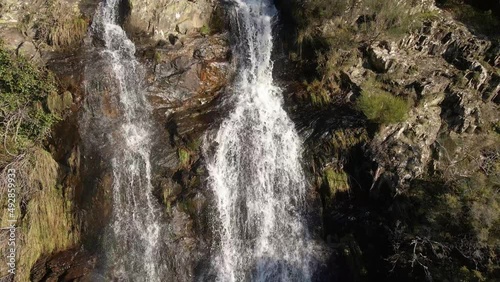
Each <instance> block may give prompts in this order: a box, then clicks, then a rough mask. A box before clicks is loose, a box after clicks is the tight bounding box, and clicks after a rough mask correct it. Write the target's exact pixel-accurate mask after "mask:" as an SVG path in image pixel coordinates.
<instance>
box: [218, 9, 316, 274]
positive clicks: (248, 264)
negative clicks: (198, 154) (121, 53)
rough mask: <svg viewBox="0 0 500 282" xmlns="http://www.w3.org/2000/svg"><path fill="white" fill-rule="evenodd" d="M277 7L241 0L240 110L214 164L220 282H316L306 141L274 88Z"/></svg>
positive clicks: (222, 131) (237, 24) (225, 126)
mask: <svg viewBox="0 0 500 282" xmlns="http://www.w3.org/2000/svg"><path fill="white" fill-rule="evenodd" d="M272 2H273V1H271V0H233V1H232V5H231V6H232V9H233V11H232V13H233V17H232V26H233V27H234V29H235V30H234V31H233V32H235V35H236V37H237V41H238V42H237V44H236V45H235V47H234V50H233V52H234V54H235V55H236V57H237V58H238V59H237V60H238V66H239V67H238V68H239V69H238V78H237V79H236V81H235V83H234V85H233V87H232V88H233V89H234V93H232V97H231V98H232V99H234V100H235V101H234V102H235V108H234V109H233V111H232V112H231V113H230V114H229V117H228V118H227V119H226V120H225V121H223V123H222V125H221V126H220V128H219V130H218V132H217V135H216V137H215V141H216V144H217V148H216V150H215V153H214V156H213V157H211V159H210V160H209V161H208V169H209V175H210V185H211V188H212V189H213V192H214V194H215V197H216V199H215V202H216V208H217V215H218V219H217V220H216V222H217V226H216V227H215V231H216V233H217V234H218V236H219V237H220V242H219V243H218V245H217V246H216V247H215V248H214V249H216V250H217V251H216V252H217V255H216V258H215V260H214V261H213V268H214V269H215V272H216V277H217V281H310V280H311V272H312V270H311V252H312V243H311V239H310V236H309V234H308V231H307V229H306V227H305V219H304V217H303V214H302V213H303V210H304V208H305V200H306V199H305V196H306V180H305V176H304V172H303V170H302V167H301V140H300V138H299V136H298V134H297V132H296V131H295V127H294V124H293V123H292V121H291V120H290V118H289V117H288V116H287V113H286V112H285V111H284V109H283V105H282V104H283V101H282V95H281V91H280V89H279V88H278V87H276V86H275V85H274V84H273V77H272V70H273V62H272V60H271V53H272V49H273V35H272V25H273V19H275V14H276V10H275V8H274V6H273V4H272Z"/></svg>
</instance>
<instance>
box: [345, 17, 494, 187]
mask: <svg viewBox="0 0 500 282" xmlns="http://www.w3.org/2000/svg"><path fill="white" fill-rule="evenodd" d="M495 48H496V47H495V46H492V43H491V42H490V41H488V40H484V39H479V38H478V37H475V36H473V35H472V34H471V33H470V32H469V31H468V30H467V29H466V28H465V27H464V26H463V25H461V24H459V23H457V22H454V21H452V20H449V19H446V18H440V19H439V20H434V21H430V22H427V23H425V25H424V27H423V28H422V29H421V30H420V31H419V32H416V33H413V34H411V35H409V36H407V37H405V38H404V39H402V40H401V41H400V42H398V43H396V42H387V41H381V42H376V43H374V44H372V45H371V46H369V47H368V49H367V59H368V62H369V64H370V65H369V66H370V67H371V68H372V70H374V71H375V74H385V75H386V77H387V79H388V80H387V81H386V82H387V85H392V89H390V90H391V92H393V93H407V94H406V95H410V97H413V99H415V101H416V102H415V103H417V105H416V107H415V108H414V109H413V110H412V111H411V113H410V114H409V118H408V120H407V121H405V122H403V123H400V124H397V125H391V126H386V127H382V129H381V130H380V131H379V132H378V133H377V135H376V137H375V138H374V139H373V141H372V143H371V145H370V147H371V152H372V154H373V160H374V161H375V162H376V163H378V164H379V169H382V170H383V171H385V172H386V173H385V174H384V175H385V177H387V179H386V180H388V179H391V180H390V182H391V183H392V185H393V186H399V187H404V186H405V185H406V184H407V183H408V181H411V180H412V179H416V178H418V177H420V176H422V175H423V174H424V173H425V172H426V169H427V166H428V165H429V162H430V161H431V156H432V154H433V148H436V144H437V143H439V140H438V132H439V131H440V130H443V128H442V125H446V129H444V130H452V131H454V132H456V133H458V134H462V136H463V137H462V138H468V137H467V136H468V135H469V134H473V133H476V134H477V133H479V132H481V130H483V129H484V128H483V127H484V126H485V124H484V123H483V120H484V118H482V116H483V115H484V114H486V115H490V113H492V112H494V111H495V110H494V108H495V104H496V105H498V104H499V103H500V100H499V98H498V97H499V94H500V85H499V79H498V71H497V70H498V67H499V64H498V59H497V56H498V52H496V51H495V50H496V49H495ZM492 54H495V55H492ZM359 67H360V66H358V67H357V68H351V69H350V71H349V76H350V77H353V78H352V79H351V81H352V80H356V78H357V76H358V74H359V73H365V75H366V70H363V69H359ZM368 75H369V74H368ZM358 81H359V78H358ZM412 95H413V96H412ZM495 120H498V117H497V118H493V120H492V121H493V122H495ZM436 142H437V143H436ZM437 147H439V146H437ZM452 162H453V161H452Z"/></svg>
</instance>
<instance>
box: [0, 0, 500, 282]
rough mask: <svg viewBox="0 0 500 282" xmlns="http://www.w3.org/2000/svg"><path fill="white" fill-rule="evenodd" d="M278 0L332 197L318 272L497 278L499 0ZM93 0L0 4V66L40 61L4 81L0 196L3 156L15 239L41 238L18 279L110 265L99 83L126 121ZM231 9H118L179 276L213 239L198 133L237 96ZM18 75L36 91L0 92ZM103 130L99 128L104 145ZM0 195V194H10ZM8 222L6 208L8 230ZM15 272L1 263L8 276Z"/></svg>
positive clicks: (280, 71) (293, 91)
mask: <svg viewBox="0 0 500 282" xmlns="http://www.w3.org/2000/svg"><path fill="white" fill-rule="evenodd" d="M275 2H276V5H277V7H278V9H279V11H280V16H279V19H278V25H277V27H278V28H277V29H276V34H277V38H279V39H278V40H279V42H276V43H275V45H276V46H278V47H277V48H276V49H277V50H276V52H275V64H276V67H275V69H276V71H275V77H276V79H277V80H278V81H279V83H280V85H281V86H282V88H283V90H284V93H285V101H286V108H287V110H288V112H289V115H290V116H291V117H292V118H293V120H294V122H295V124H296V126H297V128H298V130H299V132H300V133H301V135H302V138H303V140H304V151H305V153H304V160H305V163H304V167H305V168H306V169H307V172H308V181H309V183H310V184H311V185H312V186H314V189H313V190H314V193H313V194H314V195H311V197H312V198H314V197H317V200H316V201H313V202H312V204H314V205H318V206H320V208H319V210H321V214H320V215H319V218H320V220H319V221H318V222H311V223H310V224H311V225H312V226H313V229H314V230H316V231H315V235H318V236H319V237H320V238H321V239H322V240H323V241H325V242H326V244H327V245H328V248H329V253H330V259H329V260H328V262H327V263H325V267H324V269H322V270H321V273H320V274H318V280H319V281H325V280H328V281H374V280H377V279H379V280H381V281H424V280H436V281H444V280H449V281H462V280H464V281H488V280H491V279H494V278H495V277H498V276H499V275H500V274H499V271H500V270H499V268H498V265H499V261H498V257H499V255H500V254H499V253H498V250H499V249H500V245H499V244H500V241H499V239H500V237H499V234H498V226H499V223H500V204H499V203H500V202H499V200H500V199H499V195H498V188H499V185H500V183H499V177H500V174H499V173H500V163H499V160H500V159H499V156H500V147H499V144H500V142H499V141H500V140H499V138H500V136H499V132H500V120H499V115H498V106H499V103H500V96H499V93H500V45H499V44H500V41H499V38H500V37H499V34H498V30H500V29H499V28H500V19H499V18H498V15H497V13H496V10H495V9H496V8H498V5H497V4H496V3H495V1H489V2H488V1H485V4H484V6H480V7H473V6H470V5H469V4H467V3H463V2H462V1H438V2H437V3H434V1H334V3H331V1H324V0H308V1H298V0H293V1H278V0H277V1H275ZM490 2H491V3H490ZM98 5H99V1H95V0H53V1H32V2H31V3H24V2H23V3H18V1H9V0H6V1H4V2H3V3H1V4H0V38H1V40H2V41H3V43H2V45H1V46H0V48H1V49H2V50H1V51H2V53H1V54H0V55H1V56H2V58H1V59H2V60H3V61H2V62H7V61H8V62H9V64H13V65H17V64H21V63H22V64H27V65H29V66H30V67H31V68H33V71H30V72H29V73H28V74H24V73H23V75H22V76H19V77H23V78H26V80H8V79H7V78H8V76H7V74H8V73H7V72H6V71H4V70H3V68H2V67H0V72H1V73H2V77H1V78H0V82H1V83H0V86H1V88H0V91H1V95H2V99H1V100H0V102H1V104H0V107H1V109H2V115H0V121H1V122H2V127H1V132H2V134H3V136H4V138H3V139H4V142H3V143H4V146H3V147H4V149H2V151H0V157H1V159H0V168H1V169H2V181H4V182H2V186H0V188H1V189H0V190H1V191H0V192H2V193H3V194H5V193H4V190H5V189H6V187H7V182H5V179H6V177H4V176H5V175H4V174H5V173H6V168H7V167H16V168H18V171H19V172H20V173H19V178H18V181H19V182H20V183H21V182H22V187H23V188H22V189H21V190H20V191H19V195H18V201H19V206H18V221H17V222H18V226H20V229H19V236H20V237H19V240H18V241H19V245H20V249H21V250H22V249H26V250H27V249H30V251H29V252H28V251H26V252H28V253H26V252H23V253H20V254H19V257H18V266H19V270H20V271H21V272H22V274H21V275H18V276H16V278H15V279H16V281H27V279H31V280H33V281H46V280H61V281H73V280H74V279H76V280H77V281H93V279H95V277H94V276H93V275H95V272H94V269H95V268H97V267H98V265H99V264H100V263H102V258H100V257H99V252H100V249H101V248H103V246H102V242H101V239H102V231H103V229H104V227H105V226H106V223H107V222H108V220H109V216H110V213H111V197H112V196H111V193H110V189H111V188H110V187H111V185H112V175H111V173H110V171H109V168H107V167H106V165H105V160H106V158H107V157H108V155H107V151H106V148H100V147H98V146H95V145H92V144H90V145H89V144H85V143H84V142H83V141H82V138H81V136H80V134H81V132H82V127H84V126H85V124H83V123H82V120H81V112H82V110H83V108H84V107H86V106H87V105H86V102H85V101H86V98H87V94H88V93H89V91H97V92H99V93H100V94H101V96H99V97H100V98H99V99H101V100H100V101H101V104H102V105H103V106H102V108H101V110H102V111H103V112H104V113H103V115H104V116H107V117H109V118H110V119H112V118H113V117H114V116H116V112H115V108H114V107H113V101H112V99H111V98H110V89H106V88H103V87H102V85H103V84H104V83H105V80H106V77H105V76H102V75H101V74H100V73H95V72H93V71H92V70H93V68H94V67H95V68H96V69H97V68H98V64H99V62H98V61H96V60H95V58H94V57H93V56H92V50H93V49H94V48H96V47H99V46H100V45H102V42H98V40H93V39H92V37H91V35H89V32H90V29H89V27H90V26H91V25H92V17H93V14H94V12H95V9H96V8H97V6H98ZM224 5H225V4H224V3H222V2H221V1H211V0H197V1H189V0H181V1H171V0H148V1H135V0H130V1H123V2H122V4H121V8H120V21H121V24H122V26H123V27H124V29H125V31H126V32H127V34H128V36H129V37H130V38H131V39H132V40H133V41H134V43H135V45H136V48H137V51H136V56H137V57H138V59H139V60H140V62H141V64H142V65H143V67H144V69H145V79H146V83H145V84H146V91H147V96H148V100H149V102H150V104H151V105H152V107H151V110H152V116H153V117H154V121H155V128H156V131H155V133H154V134H155V135H154V148H153V151H154V152H155V153H154V155H153V160H152V163H153V170H154V172H153V174H154V179H153V185H154V187H155V197H156V199H157V201H158V202H159V203H161V205H162V207H163V208H164V210H163V212H164V214H165V215H166V217H167V219H168V221H169V226H170V228H169V230H170V231H169V236H168V238H164V239H163V241H162V243H163V244H165V245H166V246H167V247H166V249H168V250H170V251H169V253H168V254H166V256H172V257H173V256H175V257H176V259H175V260H172V262H171V265H169V269H171V271H170V273H169V275H170V276H169V277H168V278H169V279H177V281H190V280H191V277H203V275H209V274H206V273H204V271H203V269H204V267H206V266H207V265H208V264H209V263H210V261H209V260H210V256H209V255H210V247H211V243H212V240H213V239H214V238H212V232H211V230H210V211H211V210H210V204H211V200H212V195H210V192H209V191H207V189H206V187H205V186H206V183H205V181H206V176H207V170H206V167H205V160H204V156H203V154H202V151H203V150H202V146H203V142H204V141H203V137H204V134H205V133H206V132H207V130H209V129H210V128H213V127H215V126H217V125H218V124H219V123H220V122H221V119H222V118H223V117H224V116H225V115H227V112H228V110H229V109H230V105H228V104H226V103H224V102H223V100H222V99H221V94H223V93H225V92H227V91H230V89H228V86H229V82H230V81H232V78H233V75H234V73H233V72H234V64H233V61H234V60H233V58H232V52H231V49H230V47H229V46H230V45H231V44H230V43H231V38H230V36H229V33H228V30H229V29H230V27H229V26H228V24H227V15H226V14H225V13H226V12H225V11H226V10H225V9H224ZM495 5H496V6H495ZM489 10H492V12H488V11H489ZM18 61H19V62H21V63H17V62H18ZM23 66H24V65H23ZM11 69H14V70H15V71H19V72H22V70H23V69H25V68H24V67H19V68H18V69H19V70H18V69H16V68H11ZM10 75H11V76H12V77H16V75H17V74H10ZM52 75H53V76H54V77H55V79H54V78H47V77H48V76H50V77H52ZM26 81H28V82H29V83H31V84H26V83H27V82H26ZM33 81H34V82H33ZM9 82H10V83H11V84H12V83H15V84H19V85H21V84H22V85H28V86H26V88H27V89H28V90H26V89H24V88H23V87H24V86H23V87H18V88H12V87H11V88H6V87H4V86H5V85H10V84H8V83H9ZM32 84H33V85H44V86H45V85H48V86H47V87H41V88H34V86H33V87H32V86H31V85H32ZM30 87H31V88H30ZM23 91H24V92H23ZM9 93H10V94H12V93H14V94H16V95H17V93H21V94H22V95H24V96H22V97H25V98H26V99H27V101H33V102H28V103H25V102H23V101H24V100H23V101H20V102H19V103H18V104H16V105H17V106H15V107H8V106H7V105H8V104H9V103H12V101H13V100H9V99H11V98H9V99H7V98H6V97H11V96H12V97H14V96H15V95H11V96H8V95H10V94H9ZM15 97H21V96H15ZM12 99H17V98H12ZM21 102H23V103H21ZM21 105H22V106H21ZM20 109H22V111H21V110H20ZM21 112H22V113H27V114H26V115H25V116H26V117H29V119H28V118H26V122H25V123H26V124H34V125H36V130H34V131H29V132H36V134H35V133H29V132H28V131H26V132H27V133H24V132H21V133H19V131H15V130H13V128H14V127H13V126H12V125H11V124H12V123H16V122H17V124H20V125H19V126H18V128H19V127H22V126H24V123H23V122H24V121H21V119H19V121H18V118H19V117H20V116H21V114H20V113H21ZM25 116H23V117H25ZM11 120H12V122H10V121H11ZM26 128H28V126H26ZM30 130H33V128H32V127H30ZM102 130H103V131H104V130H105V129H104V128H103V129H102ZM102 134H103V132H95V138H96V140H98V138H99V136H101V135H102ZM96 144H98V142H97V143H96ZM5 191H6V190H5ZM0 204H1V205H2V207H5V206H6V200H5V198H4V197H3V196H2V201H1V202H0ZM5 219H6V214H2V220H3V221H2V226H4V225H5ZM2 232H5V231H4V230H2ZM5 234H7V233H5ZM2 236H4V234H2ZM4 237H5V236H4ZM4 237H2V238H4ZM5 238H6V237H5ZM1 240H4V239H1ZM3 245H4V244H3V241H2V246H3ZM5 252H6V250H5V249H2V254H4V253H5ZM2 267H3V266H2ZM5 272H6V269H4V268H0V277H2V276H4V274H5Z"/></svg>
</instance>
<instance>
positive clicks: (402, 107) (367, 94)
mask: <svg viewBox="0 0 500 282" xmlns="http://www.w3.org/2000/svg"><path fill="white" fill-rule="evenodd" d="M356 107H357V108H358V109H359V110H360V111H362V112H363V114H365V116H366V117H367V118H368V119H369V120H370V121H372V122H375V123H381V124H388V123H396V122H402V121H404V120H406V117H407V115H408V111H409V105H408V103H407V102H406V101H405V100H403V99H401V98H398V97H395V96H393V95H391V94H390V93H388V92H385V91H383V90H381V89H377V88H371V89H364V90H363V91H362V92H361V97H359V99H358V101H357V103H356Z"/></svg>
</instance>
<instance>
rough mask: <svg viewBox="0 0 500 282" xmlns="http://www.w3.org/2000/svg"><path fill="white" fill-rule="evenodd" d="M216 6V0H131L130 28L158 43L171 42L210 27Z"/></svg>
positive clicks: (128, 22) (128, 21)
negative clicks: (171, 38)
mask: <svg viewBox="0 0 500 282" xmlns="http://www.w3.org/2000/svg"><path fill="white" fill-rule="evenodd" d="M214 5H215V2H214V1H212V0H197V1H189V0H180V1H179V0H147V1H138V0H130V7H131V9H130V14H129V16H128V20H127V24H128V26H129V27H128V28H129V29H130V30H133V31H134V32H140V33H145V34H146V35H147V37H150V38H153V39H154V40H160V39H162V40H168V39H169V36H172V35H174V36H175V35H185V34H188V33H193V32H197V31H198V30H199V29H200V28H202V27H203V26H206V27H208V25H209V21H210V18H211V16H212V11H213V9H214Z"/></svg>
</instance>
